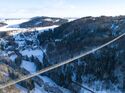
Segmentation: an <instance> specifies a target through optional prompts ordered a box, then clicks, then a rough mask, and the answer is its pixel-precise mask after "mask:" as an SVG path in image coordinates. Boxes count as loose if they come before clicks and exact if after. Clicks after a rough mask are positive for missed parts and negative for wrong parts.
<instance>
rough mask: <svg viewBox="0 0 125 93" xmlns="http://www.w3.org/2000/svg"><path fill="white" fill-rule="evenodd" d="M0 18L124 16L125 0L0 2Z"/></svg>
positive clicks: (15, 0)
mask: <svg viewBox="0 0 125 93" xmlns="http://www.w3.org/2000/svg"><path fill="white" fill-rule="evenodd" d="M0 1H1V3H0V17H4V18H8V17H9V18H10V17H12V18H15V17H17V18H18V17H25V18H26V17H33V16H53V17H84V16H100V15H107V16H117V15H125V0H0Z"/></svg>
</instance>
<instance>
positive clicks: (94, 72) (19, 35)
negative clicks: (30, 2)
mask: <svg viewBox="0 0 125 93" xmlns="http://www.w3.org/2000/svg"><path fill="white" fill-rule="evenodd" d="M38 19H39V17H38ZM38 19H37V20H36V19H35V21H34V18H33V19H32V20H31V19H16V20H15V19H13V20H12V19H10V20H9V19H8V20H3V22H4V23H6V24H7V25H5V26H3V27H0V32H1V33H3V32H5V35H4V36H3V35H1V36H0V62H1V64H0V71H1V73H0V79H1V80H0V84H3V83H4V84H5V83H7V82H8V81H11V80H15V79H18V78H20V77H21V76H25V75H29V74H33V73H35V72H37V71H39V70H41V69H43V68H45V67H48V66H51V65H53V64H56V63H58V62H61V61H63V60H66V59H68V58H71V57H73V56H74V55H77V54H79V52H83V51H82V50H85V51H86V50H89V49H91V48H93V47H97V46H99V45H101V44H103V43H105V42H107V41H109V40H111V39H112V38H114V37H116V36H118V35H119V34H121V33H123V32H124V30H123V29H124V20H125V18H124V17H123V18H122V17H119V18H117V17H116V18H115V17H114V18H110V17H104V18H103V17H97V18H93V17H87V18H82V19H78V20H75V21H73V20H71V19H70V20H69V21H70V22H69V21H68V22H67V23H64V24H60V25H57V23H55V22H58V21H59V20H62V19H58V20H57V19H53V18H52V19H48V18H46V17H45V18H44V19H42V21H43V20H45V23H44V24H41V23H42V22H41V21H40V22H39V20H38ZM37 21H38V22H37ZM51 21H53V23H51V24H50V22H51ZM30 22H31V23H30ZM32 22H33V23H32ZM46 22H49V23H46ZM61 23H62V21H61ZM100 23H101V24H100ZM20 24H22V27H20ZM24 24H25V25H24ZM26 24H27V25H26ZM52 24H53V25H52ZM55 24H56V25H55ZM36 25H37V26H36ZM45 25H47V26H45ZM48 25H49V26H48ZM30 26H33V27H30ZM23 27H25V28H23ZM91 41H93V42H91ZM119 41H120V42H119V43H118V42H116V43H114V44H112V45H110V46H107V47H106V48H104V49H103V50H100V51H97V52H94V53H92V54H91V55H88V56H86V57H85V58H81V59H78V60H75V61H74V63H71V64H68V65H65V66H62V67H60V68H57V69H55V70H52V71H50V72H48V73H44V74H42V75H38V76H36V77H34V78H32V79H28V80H26V81H23V82H20V83H19V84H16V85H13V86H12V87H10V88H5V89H3V90H2V92H3V93H91V92H89V91H87V90H85V89H84V88H81V87H80V86H78V85H77V84H74V83H73V82H72V80H74V81H77V82H79V83H80V84H81V85H82V86H86V87H88V88H90V89H91V90H93V91H95V93H124V83H125V82H124V78H125V77H124V62H123V61H124V55H123V54H124V53H125V51H124V43H123V41H124V38H123V39H122V40H119ZM90 42H91V43H90ZM75 53H76V54H75ZM116 58H117V59H116ZM8 91H9V92H8Z"/></svg>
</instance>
